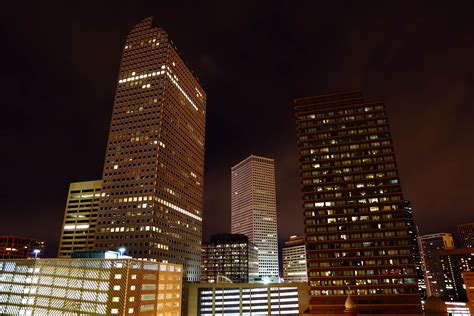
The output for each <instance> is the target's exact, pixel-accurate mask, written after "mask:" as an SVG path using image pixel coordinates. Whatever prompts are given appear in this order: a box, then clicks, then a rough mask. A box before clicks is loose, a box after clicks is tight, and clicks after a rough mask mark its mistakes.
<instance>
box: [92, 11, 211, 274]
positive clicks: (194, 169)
mask: <svg viewBox="0 0 474 316" xmlns="http://www.w3.org/2000/svg"><path fill="white" fill-rule="evenodd" d="M205 119H206V94H205V92H204V91H203V89H202V87H201V84H200V83H199V81H198V79H197V78H196V77H195V76H194V74H193V73H192V71H191V70H190V69H189V68H188V66H187V65H186V64H185V63H184V61H183V59H182V58H181V57H180V55H179V53H178V50H177V49H176V47H175V46H174V44H173V42H172V41H171V40H170V39H169V37H168V34H167V33H166V31H165V30H163V29H162V28H159V27H158V26H157V24H156V21H155V20H154V19H153V18H147V19H144V20H143V21H141V22H140V23H138V24H137V25H135V27H133V29H132V30H131V31H130V33H129V34H128V35H127V38H126V41H125V44H124V48H123V52H122V60H121V65H120V70H119V77H118V83H117V90H116V95H115V102H114V108H113V112H112V119H111V124H110V130H109V138H108V143H107V150H106V156H105V164H104V171H103V176H102V187H103V188H102V191H103V193H104V194H105V196H104V197H102V198H101V200H100V203H99V215H98V221H97V230H96V239H95V247H96V249H98V250H101V249H112V250H115V249H118V248H119V247H125V248H126V254H128V255H130V256H132V257H134V258H140V259H144V260H151V261H160V262H173V263H180V264H183V265H184V273H185V279H186V280H188V281H199V280H200V277H199V274H200V261H201V239H202V211H203V186H204V136H205Z"/></svg>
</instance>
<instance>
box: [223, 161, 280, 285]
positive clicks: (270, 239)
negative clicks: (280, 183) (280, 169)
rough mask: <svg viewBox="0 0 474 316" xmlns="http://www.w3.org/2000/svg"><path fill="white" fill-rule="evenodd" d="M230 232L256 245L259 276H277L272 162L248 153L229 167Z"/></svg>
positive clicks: (276, 236)
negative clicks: (244, 237) (241, 235)
mask: <svg viewBox="0 0 474 316" xmlns="http://www.w3.org/2000/svg"><path fill="white" fill-rule="evenodd" d="M231 173H232V181H231V220H232V223H231V231H232V234H244V235H246V236H247V237H248V238H249V240H250V241H251V242H253V243H254V244H255V245H256V246H257V248H258V271H259V275H260V277H262V278H263V277H275V278H277V277H278V276H279V267H278V233H277V211H276V193H275V162H274V160H273V159H270V158H264V157H259V156H254V155H251V156H250V157H248V158H246V159H244V160H243V161H241V162H240V163H238V164H237V165H235V166H233V167H232V170H231Z"/></svg>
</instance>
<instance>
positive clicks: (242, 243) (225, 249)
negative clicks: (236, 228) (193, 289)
mask: <svg viewBox="0 0 474 316" xmlns="http://www.w3.org/2000/svg"><path fill="white" fill-rule="evenodd" d="M257 255H258V248H257V247H256V246H255V245H254V244H253V243H251V242H249V239H248V237H247V236H245V235H242V234H219V235H212V236H211V241H210V242H209V243H206V244H203V246H202V258H201V282H205V283H216V282H220V281H221V280H220V277H225V278H228V279H229V280H230V281H232V282H234V283H248V282H254V281H255V279H256V278H257V277H258V257H257Z"/></svg>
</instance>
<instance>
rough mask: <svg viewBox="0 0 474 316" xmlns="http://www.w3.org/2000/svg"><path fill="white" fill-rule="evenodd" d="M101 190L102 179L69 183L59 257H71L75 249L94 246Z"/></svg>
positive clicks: (86, 248) (85, 248) (81, 249)
mask: <svg viewBox="0 0 474 316" xmlns="http://www.w3.org/2000/svg"><path fill="white" fill-rule="evenodd" d="M101 191H102V181H101V180H95V181H83V182H73V183H71V184H70V185H69V191H68V195H67V201H66V210H65V211H64V220H63V227H62V230H61V238H60V239H59V250H58V258H70V257H71V253H73V252H75V251H85V250H88V249H93V248H94V239H95V229H96V224H97V213H98V211H99V200H100V197H101V194H102V192H101Z"/></svg>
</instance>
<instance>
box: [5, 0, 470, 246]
mask: <svg viewBox="0 0 474 316" xmlns="http://www.w3.org/2000/svg"><path fill="white" fill-rule="evenodd" d="M9 6H11V7H7V6H5V8H2V12H1V13H0V14H1V16H0V18H1V19H0V23H1V28H0V35H1V38H2V39H3V40H2V49H1V54H2V56H1V57H2V58H1V60H0V63H1V64H0V66H1V70H2V71H0V85H1V87H2V97H1V98H0V103H1V104H0V108H1V110H2V115H1V116H0V120H1V122H0V123H1V127H0V128H1V135H0V137H1V138H0V141H1V142H2V144H4V148H5V151H4V153H3V154H2V155H1V158H0V159H1V166H2V170H1V172H2V176H3V177H2V179H3V181H2V198H3V199H2V201H3V203H2V208H1V212H2V218H1V220H0V233H14V234H22V235H31V236H34V237H38V238H44V239H47V240H48V241H49V242H50V245H51V248H50V250H49V251H50V253H51V254H54V252H55V251H56V245H55V242H56V240H57V238H59V234H60V226H61V222H62V216H63V209H64V203H65V199H66V192H67V187H68V183H69V182H71V181H79V180H89V179H97V178H99V177H100V176H101V171H102V164H103V156H104V151H105V143H106V137H107V130H108V124H109V120H110V115H111V109H112V103H113V98H114V90H115V83H116V79H117V73H118V66H119V62H120V52H121V47H122V45H123V42H124V38H125V36H126V34H127V31H128V30H129V29H130V28H131V27H132V26H133V25H134V23H136V22H138V21H139V20H141V19H142V18H144V17H146V16H150V15H155V16H156V17H157V19H158V22H159V24H160V25H161V26H162V27H163V28H165V29H166V30H167V31H168V33H169V34H170V37H171V38H172V39H173V41H174V42H175V43H176V45H177V46H178V47H179V49H180V51H181V53H182V54H183V56H184V57H185V59H186V61H187V62H188V63H189V64H190V65H191V67H192V68H193V69H194V70H195V72H196V73H197V75H198V76H199V77H200V79H201V80H202V81H203V83H204V86H205V89H206V91H207V94H208V113H207V136H206V179H205V197H206V198H205V214H204V234H205V236H206V237H208V236H209V235H210V234H211V233H216V232H222V231H228V230H229V229H230V193H229V192H230V167H231V166H232V165H233V164H235V163H237V162H239V161H240V160H242V159H244V158H245V157H246V156H248V155H250V154H252V153H253V154H258V155H263V156H269V157H273V158H275V161H276V172H277V194H278V196H277V200H278V216H279V231H280V234H279V235H280V240H281V241H282V240H284V239H286V238H287V237H288V236H289V235H291V234H294V233H301V232H302V230H303V221H302V211H301V202H300V193H299V180H298V166H297V155H296V143H295V142H296V137H295V131H294V129H295V126H294V119H293V117H294V116H293V109H292V102H293V98H295V97H301V96H309V95H316V94H319V93H324V92H328V91H340V90H349V89H362V90H363V92H364V94H365V97H366V98H367V99H373V98H383V99H385V101H386V103H387V106H388V111H389V118H390V122H391V127H392V133H393V136H394V140H395V145H396V151H397V157H398V164H399V168H400V172H401V179H402V185H403V191H404V195H405V198H407V199H410V200H411V201H412V202H413V205H414V207H415V212H416V214H415V219H416V221H417V224H418V226H419V227H420V230H421V232H422V233H430V232H436V231H453V230H454V226H455V224H456V223H459V222H463V221H468V220H473V216H474V215H473V209H474V200H473V197H472V196H473V195H472V192H473V191H474V185H473V183H474V182H473V181H472V177H473V176H474V163H473V161H474V159H473V158H474V144H473V140H474V124H472V121H473V119H474V104H473V102H474V101H473V100H474V95H473V94H474V92H473V91H474V61H473V59H472V56H474V42H473V41H472V34H473V31H474V21H473V20H472V18H471V12H473V11H474V10H473V9H474V7H473V6H474V4H473V3H472V2H470V1H457V2H456V3H455V4H448V3H446V2H443V3H439V4H438V3H433V2H429V3H428V4H427V3H426V2H409V3H408V2H407V3H403V4H400V3H389V2H380V1H379V2H372V1H366V2H357V3H356V2H346V1H337V2H336V1H332V2H325V3H322V2H298V3H292V2H283V1H282V2H279V1H276V2H275V1H273V2H265V1H259V2H256V1H240V2H236V3H235V4H234V3H232V4H229V3H228V2H222V1H210V2H205V3H203V2H201V1H199V2H198V1H188V2H150V1H134V2H123V3H121V4H120V5H118V4H116V3H105V2H94V3H90V2H89V3H88V2H87V1H86V2H80V3H78V4H70V3H67V4H65V3H64V2H57V3H54V2H48V3H46V2H32V3H31V4H29V5H23V4H18V5H16V6H15V5H14V4H12V3H9Z"/></svg>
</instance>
